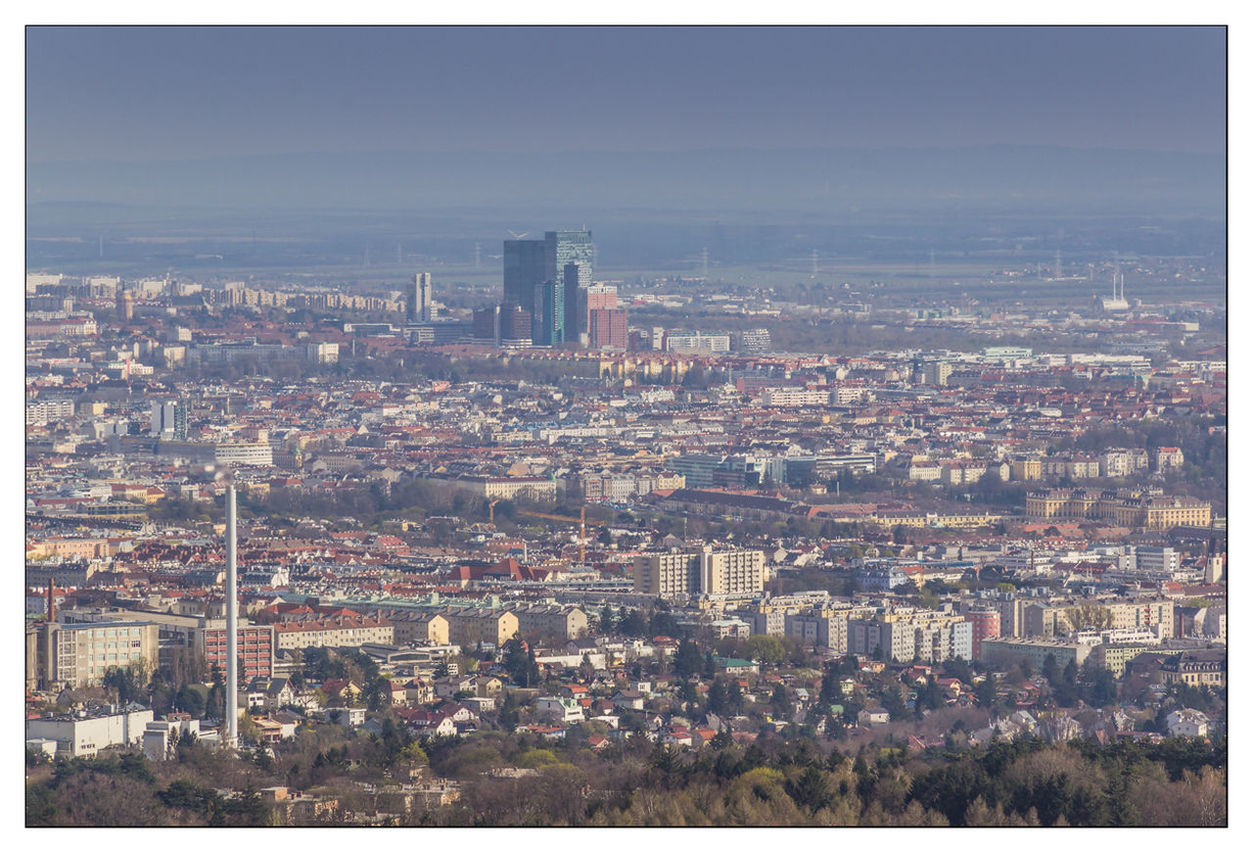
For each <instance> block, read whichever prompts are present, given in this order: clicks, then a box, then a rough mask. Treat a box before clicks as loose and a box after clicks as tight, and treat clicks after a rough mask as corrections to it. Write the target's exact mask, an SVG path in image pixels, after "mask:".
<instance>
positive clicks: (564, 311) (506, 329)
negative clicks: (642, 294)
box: [475, 231, 627, 349]
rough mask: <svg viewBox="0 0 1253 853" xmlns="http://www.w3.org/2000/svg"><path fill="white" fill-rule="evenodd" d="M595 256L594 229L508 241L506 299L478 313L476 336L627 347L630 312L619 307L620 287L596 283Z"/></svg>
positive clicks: (540, 343) (538, 343)
mask: <svg viewBox="0 0 1253 853" xmlns="http://www.w3.org/2000/svg"><path fill="white" fill-rule="evenodd" d="M595 257H596V247H595V244H593V242H592V232H591V231H548V232H546V233H545V234H544V237H543V238H542V239H535V240H526V239H513V240H506V241H505V245H504V299H503V300H502V302H501V304H500V305H499V306H492V307H490V308H487V309H483V310H482V311H480V312H476V315H475V337H476V338H480V337H482V338H486V337H487V336H488V335H489V334H491V335H492V336H493V337H494V338H495V339H496V340H497V341H498V342H500V343H502V344H509V343H524V342H528V339H529V343H531V344H533V345H535V346H566V345H581V346H590V347H592V348H595V349H601V348H613V349H626V342H627V332H626V310H625V309H622V308H619V307H618V291H617V288H616V287H613V286H612V285H595V284H592V269H593V267H594V264H595ZM489 326H490V329H489ZM528 326H529V329H528Z"/></svg>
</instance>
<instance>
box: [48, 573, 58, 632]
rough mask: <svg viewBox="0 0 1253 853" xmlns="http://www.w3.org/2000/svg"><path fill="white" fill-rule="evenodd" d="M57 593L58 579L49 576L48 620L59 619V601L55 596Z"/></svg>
mask: <svg viewBox="0 0 1253 853" xmlns="http://www.w3.org/2000/svg"><path fill="white" fill-rule="evenodd" d="M56 594H57V579H56V578H48V621H49V622H55V621H57V603H56V598H55V597H56Z"/></svg>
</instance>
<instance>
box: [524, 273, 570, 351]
mask: <svg viewBox="0 0 1253 853" xmlns="http://www.w3.org/2000/svg"><path fill="white" fill-rule="evenodd" d="M565 293H566V285H565V282H564V281H546V282H544V283H543V284H539V285H536V287H535V299H534V304H535V308H534V311H533V313H532V314H531V341H532V342H533V343H534V344H535V345H536V346H544V347H555V346H560V345H561V344H563V343H565V341H566V298H565Z"/></svg>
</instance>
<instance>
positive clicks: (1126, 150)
mask: <svg viewBox="0 0 1253 853" xmlns="http://www.w3.org/2000/svg"><path fill="white" fill-rule="evenodd" d="M989 150H1019V151H1075V152H1088V153H1116V154H1154V155H1164V156H1173V157H1197V158H1207V159H1210V158H1221V159H1222V160H1224V161H1225V160H1226V159H1227V157H1228V154H1227V151H1226V149H1224V150H1223V151H1221V152H1219V151H1184V150H1177V149H1164V148H1144V147H1110V146H1106V145H1088V146H1085V145H1058V144H1050V143H1028V142H989V143H982V144H974V145H907V144H901V145H890V146H882V145H876V146H871V145H784V146H778V147H771V148H766V147H761V146H751V145H739V146H712V145H711V146H695V147H684V148H631V149H625V148H623V149H619V148H565V149H540V150H532V149H514V150H500V149H485V148H439V149H412V148H393V147H388V148H373V149H354V150H350V151H327V150H301V151H271V152H253V153H233V154H206V155H192V156H187V157H153V158H133V159H132V158H117V157H108V158H90V157H85V158H79V159H66V158H58V159H49V160H40V159H31V158H30V157H27V158H26V159H25V161H24V163H25V165H26V166H55V165H61V164H66V165H69V164H74V165H81V164H92V163H94V164H99V165H112V164H125V165H137V164H143V163H149V164H186V163H203V162H212V161H220V160H262V159H266V158H274V157H346V156H354V155H355V156H379V155H386V154H401V155H428V156H430V155H483V156H569V155H595V154H626V155H632V154H708V153H714V152H720V153H755V154H774V153H789V154H796V153H802V152H819V151H826V152H845V153H900V152H924V151H945V152H959V151H989Z"/></svg>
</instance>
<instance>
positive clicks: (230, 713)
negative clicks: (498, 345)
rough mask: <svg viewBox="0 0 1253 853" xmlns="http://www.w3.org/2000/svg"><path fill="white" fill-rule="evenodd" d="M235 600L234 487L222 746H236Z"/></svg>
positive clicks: (229, 511) (229, 493)
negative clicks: (223, 742)
mask: <svg viewBox="0 0 1253 853" xmlns="http://www.w3.org/2000/svg"><path fill="white" fill-rule="evenodd" d="M238 610H239V597H238V595H237V593H236V591H235V486H234V484H231V485H229V486H227V487H226V745H227V746H230V747H235V746H237V745H238V744H239V696H238V692H239V628H238V626H237V624H236V617H237V615H238V614H237V611H238Z"/></svg>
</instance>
